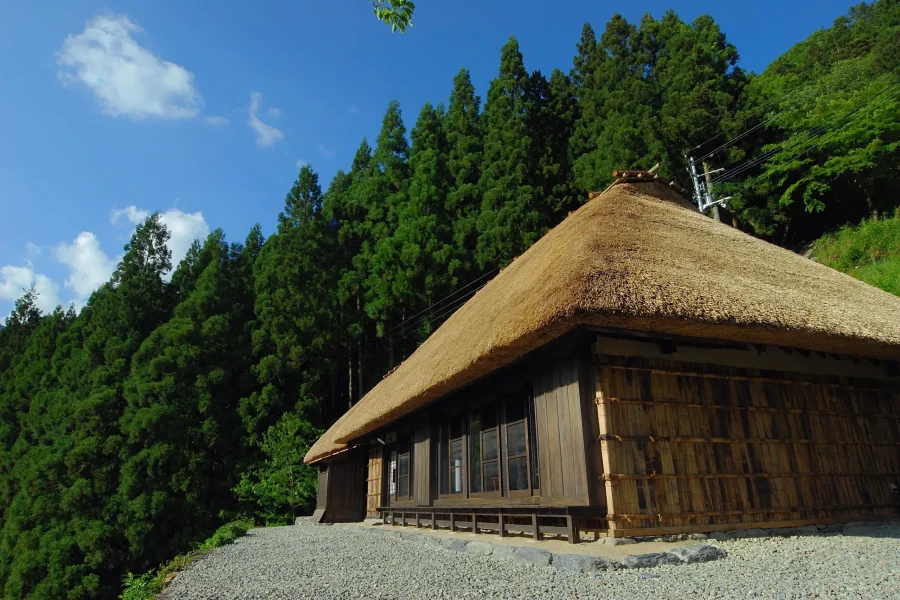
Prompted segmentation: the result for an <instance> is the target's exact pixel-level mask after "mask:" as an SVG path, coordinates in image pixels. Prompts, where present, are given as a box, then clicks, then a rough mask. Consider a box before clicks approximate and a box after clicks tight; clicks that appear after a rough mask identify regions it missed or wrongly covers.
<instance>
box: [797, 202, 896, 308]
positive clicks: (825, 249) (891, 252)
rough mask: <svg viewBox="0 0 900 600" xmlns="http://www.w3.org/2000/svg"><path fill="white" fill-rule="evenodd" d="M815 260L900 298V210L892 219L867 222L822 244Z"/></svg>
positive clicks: (818, 242) (817, 246) (817, 247)
mask: <svg viewBox="0 0 900 600" xmlns="http://www.w3.org/2000/svg"><path fill="white" fill-rule="evenodd" d="M812 255H813V257H814V258H815V259H816V260H817V261H819V262H821V263H823V264H826V265H828V266H829V267H832V268H834V269H837V270H839V271H843V272H845V273H848V274H850V275H852V276H853V277H856V278H857V279H860V280H862V281H865V282H866V283H869V284H871V285H874V286H875V287H879V288H881V289H883V290H885V291H887V292H890V293H892V294H896V295H898V296H900V210H898V211H897V212H896V213H895V214H894V216H893V217H892V218H889V219H881V220H877V219H866V220H864V221H863V222H862V223H860V224H859V225H856V226H848V227H843V228H841V229H840V230H839V231H837V232H834V233H829V234H826V235H824V236H822V237H821V238H819V239H818V240H816V243H815V244H814V245H813V247H812Z"/></svg>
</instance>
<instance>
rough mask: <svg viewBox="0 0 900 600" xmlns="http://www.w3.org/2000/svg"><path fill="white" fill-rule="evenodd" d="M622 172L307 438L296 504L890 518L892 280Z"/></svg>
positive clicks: (897, 351) (550, 514) (667, 527)
mask: <svg viewBox="0 0 900 600" xmlns="http://www.w3.org/2000/svg"><path fill="white" fill-rule="evenodd" d="M641 177H643V178H645V179H651V181H646V182H642V180H641V179H636V178H634V177H632V178H631V180H628V179H626V180H624V181H620V183H619V184H618V185H615V186H613V187H611V188H610V189H609V190H607V191H606V192H605V193H603V194H600V195H596V196H597V197H595V198H593V199H592V200H590V201H589V202H588V203H587V204H585V205H584V206H582V207H581V208H580V209H579V210H577V211H576V212H574V213H572V214H571V215H570V216H569V217H568V218H567V219H566V220H565V221H563V222H562V223H561V224H560V225H559V226H557V227H556V228H554V229H553V230H551V231H550V232H549V233H547V235H545V236H544V237H543V238H542V239H541V240H539V241H538V242H537V243H535V244H534V245H533V246H532V247H531V248H530V249H529V250H528V251H527V252H525V253H524V254H522V255H521V256H519V257H518V258H517V259H516V260H514V261H513V262H512V264H510V265H509V266H508V267H506V268H505V269H503V271H502V272H500V274H499V275H497V276H496V277H495V278H494V279H493V280H492V281H491V282H490V283H489V284H488V285H487V286H485V287H484V288H483V289H481V290H480V291H479V292H478V293H477V294H476V295H475V296H474V297H473V298H472V299H470V300H469V301H468V302H467V303H466V304H465V305H464V306H463V307H462V308H460V309H459V310H458V311H457V312H456V313H455V314H454V315H453V316H452V317H451V318H450V319H448V320H447V321H446V322H445V323H444V324H443V325H442V326H441V327H440V328H439V329H438V330H437V331H436V332H435V333H434V334H433V335H432V336H431V337H430V338H429V339H428V340H427V341H426V342H425V343H424V344H422V346H421V347H419V349H418V350H416V351H415V353H413V354H412V355H411V356H410V357H409V358H408V359H407V360H406V361H405V362H404V363H403V364H402V365H401V366H400V367H399V368H397V369H396V370H395V371H394V372H393V373H391V374H390V375H388V376H387V377H385V378H384V379H383V380H382V381H381V382H380V383H379V384H378V385H377V386H375V387H374V388H373V389H372V390H371V391H370V392H369V393H368V394H366V395H365V397H364V398H362V399H361V400H360V401H359V402H358V403H357V404H356V405H355V406H354V407H353V408H352V409H351V410H350V411H348V412H347V413H346V414H345V415H344V416H343V417H342V418H341V419H340V420H338V421H337V422H336V423H335V424H334V426H332V427H331V428H330V429H329V430H328V431H327V432H326V433H325V434H324V435H323V436H322V438H321V439H320V440H318V442H316V444H315V445H314V446H313V447H312V448H311V449H310V451H309V453H308V454H307V456H306V461H307V462H308V463H315V464H317V465H318V466H319V469H320V479H319V482H320V485H319V502H318V507H317V510H316V519H317V520H321V521H347V520H361V519H362V518H363V517H364V516H365V515H368V516H376V517H377V516H381V517H383V518H385V519H386V520H388V521H401V520H402V521H403V522H404V523H409V524H413V523H414V524H416V525H418V526H426V527H450V528H451V529H462V530H465V529H469V530H475V531H494V532H497V533H499V534H500V535H504V534H506V533H507V532H509V531H523V532H527V533H530V534H532V535H534V536H535V537H536V538H539V537H540V536H541V535H542V534H544V533H556V534H563V535H568V537H569V540H570V541H572V542H576V541H578V537H579V531H594V532H598V533H599V534H601V535H603V534H606V535H609V536H641V535H657V534H666V533H686V532H709V531H716V530H727V529H746V528H756V527H766V528H768V527H782V526H783V527H789V526H799V525H806V524H823V523H833V522H840V521H851V520H863V519H877V518H885V517H894V516H897V514H898V506H900V501H898V486H900V371H898V363H897V361H898V359H900V298H897V297H895V296H892V295H890V294H888V293H886V292H883V291H880V290H877V289H875V288H873V287H870V286H868V285H866V284H864V283H862V282H860V281H857V280H855V279H853V278H851V277H849V276H847V275H844V274H842V273H839V272H837V271H834V270H832V269H829V268H828V267H825V266H823V265H820V264H818V263H815V262H813V261H811V260H809V259H807V258H804V257H802V256H799V255H797V254H794V253H792V252H790V251H788V250H785V249H782V248H779V247H776V246H774V245H771V244H768V243H766V242H764V241H762V240H759V239H756V238H753V237H751V236H749V235H747V234H744V233H742V232H740V231H738V230H737V229H734V228H731V227H728V226H726V225H723V224H721V223H717V222H714V221H713V220H711V219H709V218H707V217H706V216H704V215H702V214H700V213H699V212H698V211H697V210H696V209H695V208H694V207H693V206H692V205H691V204H690V203H688V202H687V201H686V200H685V199H684V197H682V196H681V195H680V194H679V193H678V192H676V191H675V190H673V188H672V186H670V185H666V184H665V183H664V182H663V181H661V180H659V179H654V176H647V175H642V176H641Z"/></svg>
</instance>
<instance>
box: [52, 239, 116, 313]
mask: <svg viewBox="0 0 900 600" xmlns="http://www.w3.org/2000/svg"><path fill="white" fill-rule="evenodd" d="M53 256H54V257H55V258H56V260H57V261H59V262H60V263H62V264H63V265H65V266H66V267H68V269H69V276H68V277H67V278H66V287H67V288H69V289H71V290H72V291H74V292H75V294H76V296H77V297H78V299H80V300H87V298H88V297H89V296H90V295H91V293H93V291H94V290H96V289H97V288H98V287H100V286H101V285H103V284H104V283H106V282H107V281H108V280H109V278H110V276H111V275H112V274H113V271H115V269H116V264H117V263H118V259H116V258H112V259H111V258H110V257H109V256H107V254H106V252H104V251H103V249H102V248H100V241H99V240H98V239H97V236H96V235H94V234H93V233H91V232H90V231H82V232H81V233H79V234H78V237H76V238H75V240H74V241H73V242H72V243H71V244H66V243H65V242H63V243H61V244H59V245H58V246H56V247H55V248H53Z"/></svg>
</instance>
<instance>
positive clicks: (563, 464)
mask: <svg viewBox="0 0 900 600" xmlns="http://www.w3.org/2000/svg"><path fill="white" fill-rule="evenodd" d="M534 404H535V413H536V415H537V437H538V462H539V465H540V473H541V497H542V498H549V499H553V500H562V499H565V500H567V501H570V502H571V503H572V504H587V503H588V501H589V494H588V481H587V472H586V471H587V469H586V461H585V439H584V432H583V425H582V424H583V422H584V421H583V418H582V417H583V415H584V413H583V412H582V402H581V391H580V386H579V377H578V364H577V363H576V361H575V360H572V359H568V360H560V361H559V362H558V363H557V364H555V365H553V366H552V367H551V368H549V369H547V370H546V371H544V372H543V373H539V374H538V375H536V376H535V378H534Z"/></svg>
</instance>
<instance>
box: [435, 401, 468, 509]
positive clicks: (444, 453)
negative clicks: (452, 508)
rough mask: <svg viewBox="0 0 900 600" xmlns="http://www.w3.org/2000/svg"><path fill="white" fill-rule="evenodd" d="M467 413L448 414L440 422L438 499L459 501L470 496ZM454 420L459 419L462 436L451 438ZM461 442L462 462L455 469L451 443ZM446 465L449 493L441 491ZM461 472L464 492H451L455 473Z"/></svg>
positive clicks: (438, 428)
mask: <svg viewBox="0 0 900 600" xmlns="http://www.w3.org/2000/svg"><path fill="white" fill-rule="evenodd" d="M465 415H466V413H462V412H453V413H447V414H445V415H443V416H442V417H441V419H440V420H439V421H438V427H437V430H438V453H437V454H438V472H437V476H438V485H437V489H438V498H439V499H454V500H456V499H459V498H467V497H468V494H469V481H468V476H469V435H468V431H469V427H468V420H467V419H466V416H465ZM453 419H459V420H460V425H461V435H460V437H454V438H451V437H450V435H451V434H450V432H451V428H452V425H451V421H452V420H453ZM445 431H446V436H447V439H444V434H445ZM457 440H459V441H460V442H461V444H462V460H461V462H460V466H459V467H453V466H451V463H450V444H451V442H455V441H457ZM442 464H443V465H446V469H447V490H448V491H447V492H442V491H441V485H442V484H443V481H441V474H442V473H441V465H442ZM457 469H458V470H460V471H462V473H461V474H460V478H461V483H462V490H460V491H459V492H453V491H450V490H452V489H453V487H452V484H453V472H454V471H455V470H457Z"/></svg>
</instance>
